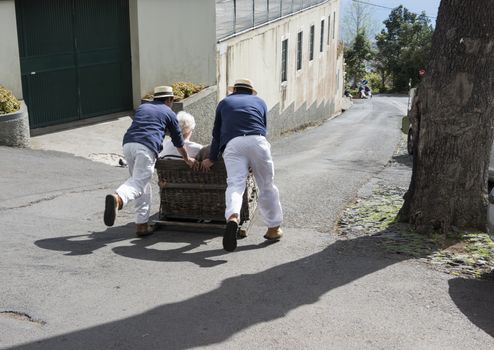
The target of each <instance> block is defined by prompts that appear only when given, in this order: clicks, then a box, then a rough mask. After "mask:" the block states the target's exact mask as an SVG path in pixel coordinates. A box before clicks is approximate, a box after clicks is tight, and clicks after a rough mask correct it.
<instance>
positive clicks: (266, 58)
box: [217, 0, 343, 134]
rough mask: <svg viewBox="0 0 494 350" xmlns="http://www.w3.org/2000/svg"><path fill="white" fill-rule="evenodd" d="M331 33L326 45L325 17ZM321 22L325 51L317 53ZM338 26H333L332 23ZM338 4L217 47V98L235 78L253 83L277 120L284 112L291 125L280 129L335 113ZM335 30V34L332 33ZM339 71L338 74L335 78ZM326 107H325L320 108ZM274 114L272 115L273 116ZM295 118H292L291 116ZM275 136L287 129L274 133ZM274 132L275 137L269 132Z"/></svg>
mask: <svg viewBox="0 0 494 350" xmlns="http://www.w3.org/2000/svg"><path fill="white" fill-rule="evenodd" d="M329 16H331V26H330V28H331V30H330V33H329V44H328V38H327V36H328V17H329ZM321 20H324V26H325V29H324V38H323V39H324V42H323V52H320V32H321ZM335 21H336V25H334V26H333V23H334V22H335ZM338 21H339V0H333V1H328V2H326V3H323V4H321V5H319V6H316V7H314V8H312V9H307V10H305V11H302V12H300V13H297V14H294V15H292V16H289V17H287V18H284V19H281V20H278V21H275V22H273V23H271V24H268V25H265V26H262V27H259V28H257V29H254V30H251V31H248V32H246V33H244V34H241V35H238V36H236V37H232V38H229V39H227V40H225V41H223V42H221V43H219V44H218V50H217V60H218V64H217V69H218V72H217V80H218V97H219V99H221V98H223V97H224V96H226V93H227V86H229V85H232V84H233V82H234V81H235V79H237V78H241V77H247V78H250V79H252V80H253V82H254V84H255V87H256V90H257V91H258V95H259V96H260V97H262V98H263V99H264V100H265V101H266V103H267V105H268V108H269V109H270V110H271V109H278V110H279V115H280V118H283V117H282V115H283V113H285V110H286V109H292V110H293V112H290V111H288V112H287V113H288V114H287V115H291V118H292V119H293V120H292V121H290V122H288V123H287V125H283V122H277V123H276V125H277V127H278V128H281V129H283V128H286V129H290V128H293V127H296V126H297V125H296V124H297V123H298V122H297V120H296V119H297V118H298V119H299V121H300V123H298V124H304V123H310V122H311V121H310V120H306V121H304V120H303V118H304V116H303V114H304V113H305V112H306V111H308V110H309V109H310V110H311V113H316V112H315V109H317V108H322V109H321V110H320V111H322V112H323V113H324V111H326V112H325V113H327V114H328V115H325V116H321V118H325V117H330V116H331V115H329V114H334V113H337V112H338V110H337V108H339V106H340V105H341V97H340V95H341V94H342V86H340V85H341V84H342V81H343V80H342V75H343V71H342V65H343V61H342V60H340V61H338V59H337V46H338V37H339V33H338V25H337V23H338ZM311 25H314V26H315V38H314V59H313V60H311V61H309V40H310V26H311ZM299 31H303V50H302V56H303V57H302V69H301V70H297V69H296V60H297V34H298V32H299ZM333 31H334V33H333ZM287 38H288V64H287V73H288V76H287V78H288V79H287V82H285V83H282V82H281V47H282V41H283V40H284V39H287ZM338 69H340V73H339V79H338ZM325 105H326V106H327V107H326V108H323V106H325ZM273 114H276V112H274V113H273ZM293 114H296V115H293ZM272 131H274V134H276V133H282V132H283V131H285V130H272ZM272 133H273V132H272Z"/></svg>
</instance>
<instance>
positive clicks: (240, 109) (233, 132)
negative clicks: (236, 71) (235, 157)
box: [209, 92, 268, 162]
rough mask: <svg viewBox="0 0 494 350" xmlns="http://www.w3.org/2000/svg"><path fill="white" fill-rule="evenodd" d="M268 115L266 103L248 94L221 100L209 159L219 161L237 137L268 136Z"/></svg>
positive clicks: (238, 94) (235, 95) (241, 93)
mask: <svg viewBox="0 0 494 350" xmlns="http://www.w3.org/2000/svg"><path fill="white" fill-rule="evenodd" d="M267 113H268V107H267V106H266V103H265V102H264V101H263V100H262V99H261V98H260V97H257V96H254V95H250V94H249V93H246V92H234V93H233V94H231V95H228V96H227V97H225V98H224V99H223V100H221V101H220V103H218V107H216V117H215V120H214V127H213V141H212V142H211V151H210V154H209V159H210V160H211V161H213V162H214V161H216V160H218V157H219V154H220V152H222V151H223V150H224V149H225V147H226V144H227V143H228V142H229V141H230V140H231V139H233V138H235V137H237V136H243V135H263V136H266V132H267V131H266V127H267V124H266V115H267Z"/></svg>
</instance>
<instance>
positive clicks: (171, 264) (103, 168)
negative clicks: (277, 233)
mask: <svg viewBox="0 0 494 350" xmlns="http://www.w3.org/2000/svg"><path fill="white" fill-rule="evenodd" d="M406 103H407V99H406V97H404V98H401V97H374V98H373V99H372V100H364V101H356V103H355V105H354V106H353V107H352V108H351V109H350V110H348V111H347V112H345V113H344V114H343V115H341V116H339V117H337V118H335V119H332V120H329V121H327V122H326V123H324V124H323V125H321V126H319V127H316V128H311V129H307V130H304V131H302V132H299V133H296V134H293V135H290V136H288V137H286V138H284V139H283V140H280V141H278V142H275V143H274V144H273V157H274V161H275V166H276V177H275V180H276V183H277V185H278V187H279V188H280V193H281V200H282V205H283V208H284V213H285V224H284V230H285V233H286V234H285V237H284V238H283V240H282V241H280V242H278V243H275V244H266V243H265V242H264V239H263V238H262V234H263V233H264V230H265V228H264V226H263V225H262V223H261V221H260V218H259V216H257V217H256V219H255V221H254V223H253V226H252V227H251V229H250V231H249V237H247V238H246V239H243V240H241V241H239V247H238V249H237V250H236V251H235V252H234V253H226V252H224V251H223V250H222V245H221V237H220V236H219V235H218V234H204V233H200V232H189V233H185V232H164V231H160V232H158V233H156V234H155V235H153V236H151V237H149V238H144V239H139V238H136V237H135V236H134V226H133V224H132V220H133V215H132V212H131V209H129V210H124V211H123V212H122V215H120V216H119V217H118V218H117V222H116V225H115V226H114V227H112V228H106V227H105V226H104V225H103V222H102V209H103V204H104V196H105V194H106V193H108V192H110V191H112V190H113V189H114V188H115V187H116V186H117V185H118V184H119V183H120V182H121V181H123V180H124V179H125V178H126V176H127V170H126V169H123V168H118V167H113V166H109V165H106V164H103V163H97V162H92V161H90V160H87V159H84V158H79V157H75V156H72V155H69V154H65V153H58V152H48V151H33V150H15V149H10V148H2V147H0V159H1V161H2V166H1V168H0V169H1V170H0V172H1V175H2V176H1V178H0V186H1V187H0V188H1V189H2V190H1V191H0V200H1V201H0V203H1V204H0V220H1V222H2V230H1V235H0V240H1V242H0V254H1V256H2V258H1V260H0V271H1V273H0V348H2V349H7V348H9V349H10V348H13V349H47V350H48V349H50V350H52V349H189V348H201V349H203V348H208V349H209V348H210V349H476V350H477V349H492V348H494V340H493V338H492V335H494V330H493V332H492V333H490V328H489V327H491V325H492V323H489V322H484V324H481V323H479V322H476V320H475V318H476V317H477V316H475V315H473V314H471V313H469V312H468V311H467V310H468V305H469V303H468V302H466V303H463V302H461V301H462V300H467V299H465V296H467V297H468V293H469V292H471V293H474V295H476V296H477V297H479V298H482V300H484V301H485V296H486V295H488V293H491V292H492V291H494V288H493V285H492V283H491V284H485V283H484V284H482V285H481V286H480V285H478V284H477V283H475V285H472V286H470V285H468V283H463V282H462V281H459V282H458V281H457V280H456V279H452V278H451V276H448V275H445V274H442V273H439V272H436V271H433V270H432V269H430V268H428V267H427V266H426V265H424V264H422V263H419V262H417V261H414V260H410V259H406V258H404V257H399V256H389V255H387V254H386V253H384V252H383V251H381V250H380V249H379V247H377V246H376V244H375V242H374V241H373V238H372V237H360V238H355V239H348V240H341V239H338V237H337V236H336V235H335V233H334V229H333V228H334V224H335V222H336V220H337V218H338V215H339V213H340V211H341V210H342V209H343V208H344V207H345V206H346V205H347V204H348V202H349V201H351V200H352V199H353V198H354V197H355V196H356V194H357V192H358V191H359V189H361V188H362V186H364V185H365V184H368V183H369V181H372V179H373V178H376V177H382V176H383V175H382V174H383V169H385V168H386V165H387V164H388V161H389V160H390V159H391V157H392V155H393V153H394V150H395V148H396V145H397V144H398V142H399V140H400V137H401V135H400V130H399V127H400V125H401V116H402V115H403V114H404V112H405V109H406ZM405 182H406V181H405ZM154 193H157V191H156V188H155V192H154ZM154 203H155V204H156V205H155V206H154V208H157V203H158V198H157V196H155V198H154ZM455 285H456V286H457V288H455V291H457V294H455V296H454V298H453V297H452V295H450V293H449V289H450V286H455ZM490 295H492V293H491V294H490ZM487 308H491V309H492V301H491V302H490V304H488V305H486V304H484V307H483V309H484V310H485V309H487ZM481 309H482V308H479V310H481Z"/></svg>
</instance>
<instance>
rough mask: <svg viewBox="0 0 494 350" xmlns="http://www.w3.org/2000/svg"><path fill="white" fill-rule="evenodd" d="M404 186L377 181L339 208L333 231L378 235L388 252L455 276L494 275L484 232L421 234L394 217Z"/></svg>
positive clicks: (492, 247) (492, 252)
mask: <svg viewBox="0 0 494 350" xmlns="http://www.w3.org/2000/svg"><path fill="white" fill-rule="evenodd" d="M404 193H405V189H403V188H400V187H388V186H385V185H383V184H380V185H377V186H376V188H375V189H374V191H373V192H372V194H371V195H370V196H369V197H367V198H359V199H357V200H356V201H355V202H354V203H353V204H352V205H350V206H349V207H348V208H347V209H345V211H344V212H343V214H342V216H341V218H340V220H339V222H338V224H337V231H338V233H339V235H340V237H342V238H356V237H360V236H379V237H380V238H381V239H380V240H379V244H380V246H381V247H382V248H384V249H385V250H386V251H387V252H388V253H391V254H400V255H406V256H410V257H413V258H416V259H419V260H421V261H423V262H425V263H427V264H428V265H429V266H431V267H433V268H435V269H438V270H441V271H443V272H445V273H449V274H452V275H455V276H461V277H466V278H480V279H490V280H491V279H494V278H493V276H494V274H493V273H492V271H493V270H494V243H493V242H492V241H491V240H490V238H489V236H488V235H487V234H486V233H484V232H479V231H464V230H463V231H460V230H457V231H455V232H451V233H449V234H447V235H442V234H432V235H421V234H418V233H416V232H415V231H414V230H413V229H412V228H411V227H410V225H408V224H403V223H399V222H397V221H396V215H397V214H398V211H399V209H400V208H401V205H402V204H403V199H402V197H403V194H404Z"/></svg>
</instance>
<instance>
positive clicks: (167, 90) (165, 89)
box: [153, 86, 174, 98]
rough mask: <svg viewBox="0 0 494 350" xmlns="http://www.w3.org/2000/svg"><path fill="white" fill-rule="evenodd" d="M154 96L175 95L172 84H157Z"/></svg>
mask: <svg viewBox="0 0 494 350" xmlns="http://www.w3.org/2000/svg"><path fill="white" fill-rule="evenodd" d="M153 97H154V98H163V97H174V96H173V89H172V87H171V86H157V87H155V88H154V94H153Z"/></svg>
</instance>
